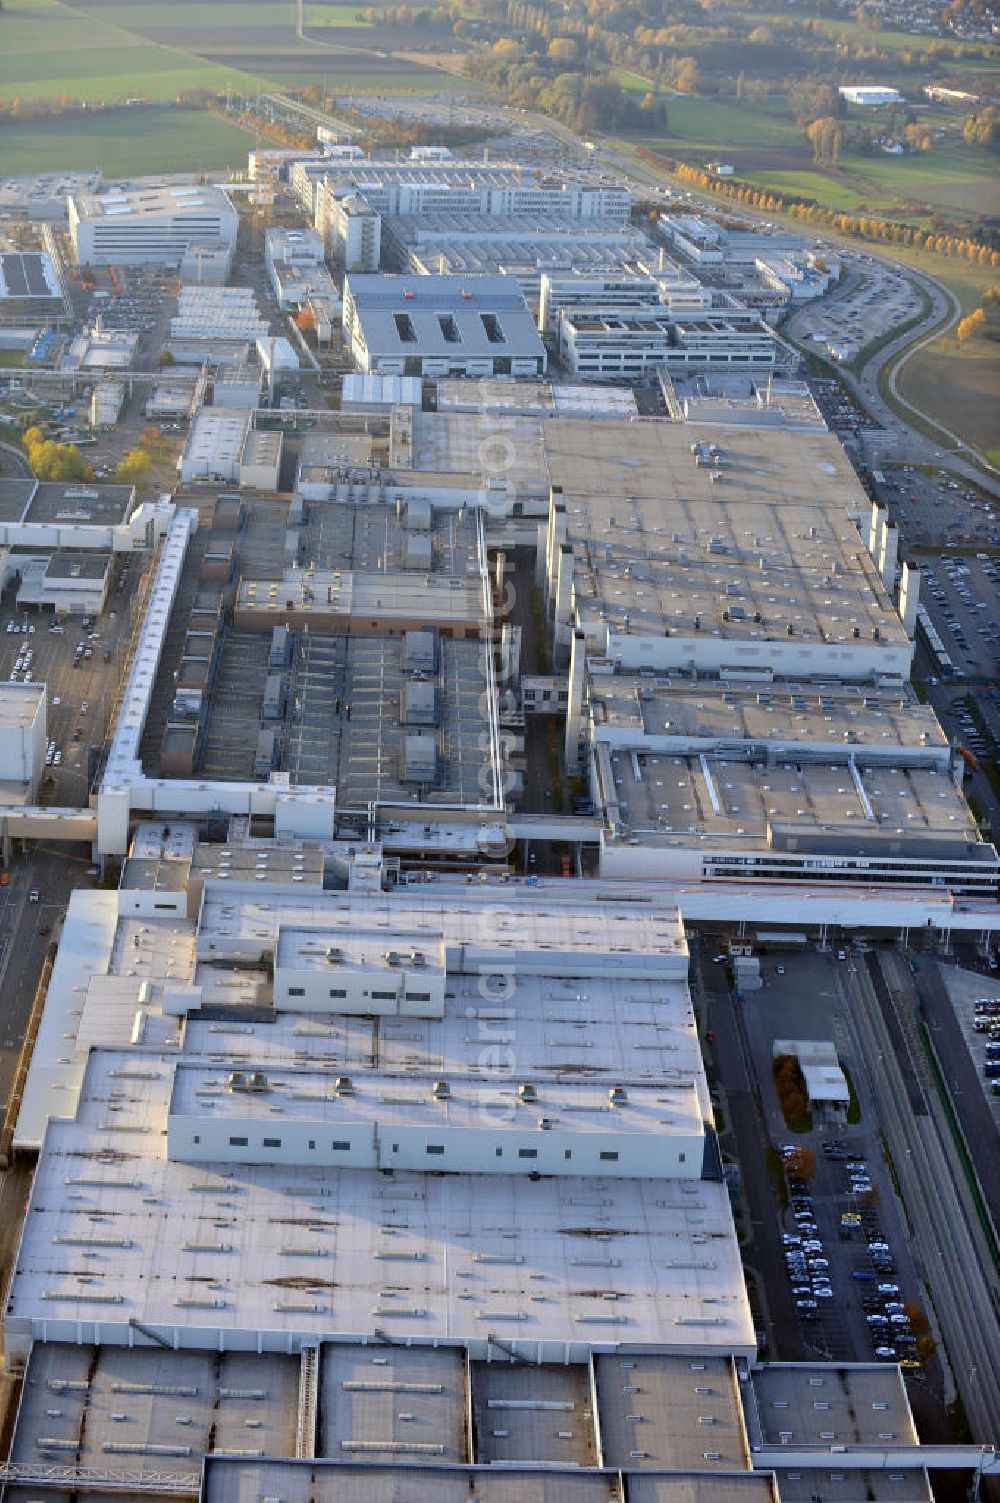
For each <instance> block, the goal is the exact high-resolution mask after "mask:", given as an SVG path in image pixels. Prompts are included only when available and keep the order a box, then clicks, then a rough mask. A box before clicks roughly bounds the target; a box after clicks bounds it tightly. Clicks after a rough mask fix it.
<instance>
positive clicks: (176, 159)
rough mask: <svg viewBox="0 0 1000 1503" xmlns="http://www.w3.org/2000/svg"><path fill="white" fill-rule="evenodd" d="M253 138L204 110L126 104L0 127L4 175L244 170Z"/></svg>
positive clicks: (111, 175)
mask: <svg viewBox="0 0 1000 1503" xmlns="http://www.w3.org/2000/svg"><path fill="white" fill-rule="evenodd" d="M253 143H254V138H253V136H252V135H248V134H247V132H246V131H243V130H241V129H240V128H239V126H238V125H236V124H232V123H230V122H229V121H228V120H220V119H218V118H217V116H215V115H210V114H208V113H207V111H205V110H183V109H176V108H174V109H164V108H161V107H159V106H156V105H132V106H131V107H129V108H128V109H127V110H126V109H121V110H115V111H114V112H112V113H108V114H100V115H89V116H88V115H73V116H67V117H66V118H64V119H56V120H38V121H34V122H32V123H25V124H24V125H5V126H0V161H2V162H3V166H4V171H6V172H11V173H21V172H58V171H67V172H71V171H74V170H77V169H82V168H87V167H99V168H100V169H101V171H102V172H103V173H104V174H105V176H106V177H128V176H131V175H133V174H136V173H155V172H196V171H199V170H202V169H206V170H207V169H208V168H210V167H244V166H245V165H246V158H247V152H248V151H249V150H250V148H251V147H252V146H253Z"/></svg>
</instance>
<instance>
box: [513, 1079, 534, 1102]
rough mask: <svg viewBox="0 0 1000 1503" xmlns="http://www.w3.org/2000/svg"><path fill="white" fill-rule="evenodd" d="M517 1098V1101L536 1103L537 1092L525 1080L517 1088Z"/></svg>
mask: <svg viewBox="0 0 1000 1503" xmlns="http://www.w3.org/2000/svg"><path fill="white" fill-rule="evenodd" d="M517 1096H518V1100H519V1101H537V1100H538V1091H537V1090H536V1089H535V1087H534V1086H533V1085H532V1084H531V1082H530V1081H527V1080H526V1081H525V1082H524V1083H523V1085H519V1086H518V1088H517Z"/></svg>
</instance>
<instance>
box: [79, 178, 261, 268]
mask: <svg viewBox="0 0 1000 1503" xmlns="http://www.w3.org/2000/svg"><path fill="white" fill-rule="evenodd" d="M238 225H239V216H238V214H237V212H236V210H235V208H234V207H233V205H232V203H231V201H230V199H229V196H228V195H227V194H226V192H225V191H224V190H223V189H222V188H219V187H216V186H215V185H214V184H207V183H199V184H192V185H191V186H190V187H169V188H164V187H143V186H137V187H128V186H125V187H122V188H120V189H118V188H116V189H107V190H105V191H104V192H102V193H84V194H79V195H76V194H71V195H70V197H69V232H70V237H71V239H72V241H73V249H74V251H75V253H76V259H77V262H78V264H79V265H81V266H94V265H111V266H141V265H144V264H150V263H152V264H157V265H161V266H177V265H179V264H180V262H181V261H182V260H183V258H184V255H185V252H186V251H187V249H188V246H189V245H191V243H192V242H193V241H223V242H225V243H226V244H227V245H230V246H234V245H235V244H236V231H237V228H238Z"/></svg>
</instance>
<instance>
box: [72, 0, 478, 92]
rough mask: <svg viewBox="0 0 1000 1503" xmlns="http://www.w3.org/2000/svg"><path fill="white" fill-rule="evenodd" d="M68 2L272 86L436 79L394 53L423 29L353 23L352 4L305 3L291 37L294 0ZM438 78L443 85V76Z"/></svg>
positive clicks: (418, 38) (400, 85)
mask: <svg viewBox="0 0 1000 1503" xmlns="http://www.w3.org/2000/svg"><path fill="white" fill-rule="evenodd" d="M67 3H68V4H70V5H71V6H72V7H73V9H74V10H76V11H77V12H78V13H86V14H87V15H88V16H93V17H95V18H96V19H98V20H100V21H102V22H105V23H108V22H114V23H115V24H116V25H118V26H121V27H125V28H127V29H128V31H130V32H132V33H134V34H135V35H137V36H140V37H142V38H144V39H145V40H147V41H149V42H152V43H155V44H157V45H160V46H165V47H176V48H181V49H183V50H184V51H185V52H186V53H189V54H192V55H194V56H195V57H197V58H198V59H200V60H201V62H202V63H203V64H204V65H211V66H214V67H230V68H237V69H239V70H241V71H242V72H245V73H249V74H253V75H255V76H258V77H263V78H265V79H266V80H267V81H268V82H269V83H270V84H271V85H272V86H274V85H295V84H301V83H321V82H322V83H326V82H327V80H328V79H329V78H330V76H331V75H333V74H336V75H342V76H343V77H344V78H347V79H352V80H356V81H357V85H358V87H360V88H364V87H365V85H366V84H367V83H370V84H371V85H372V87H379V88H381V89H382V90H383V92H387V93H390V92H394V91H395V90H396V89H402V90H405V89H407V88H411V87H415V86H416V85H417V84H422V85H423V87H425V88H428V89H431V88H433V87H434V85H435V81H436V79H437V77H438V75H436V74H435V73H434V72H432V71H431V70H429V69H427V68H424V67H421V66H420V64H419V63H415V62H413V61H411V60H410V59H409V58H407V57H403V56H397V55H394V54H396V53H398V52H402V51H405V50H406V49H407V48H411V49H412V48H415V47H417V46H419V45H420V44H421V43H423V45H424V46H426V45H427V40H428V35H429V34H428V32H427V31H426V29H424V28H421V27H416V26H411V27H399V26H393V27H390V28H387V29H383V28H375V27H373V26H370V25H368V24H366V23H365V22H364V21H363V20H361V21H359V19H358V16H359V10H360V7H357V6H350V5H335V6H323V5H316V4H310V5H309V6H308V7H307V8H306V39H305V40H303V39H300V38H299V37H298V36H297V35H296V18H297V6H296V4H295V0H209V3H208V4H206V5H200V4H198V3H197V0H170V3H169V4H163V5H159V4H157V5H149V4H148V3H144V0H67ZM330 13H332V14H330ZM448 40H449V45H450V44H451V39H450V37H449V39H448ZM376 42H377V48H376V46H375V44H376ZM440 77H441V79H442V86H446V85H447V78H446V76H445V75H440Z"/></svg>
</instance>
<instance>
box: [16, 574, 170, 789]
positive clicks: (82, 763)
mask: <svg viewBox="0 0 1000 1503" xmlns="http://www.w3.org/2000/svg"><path fill="white" fill-rule="evenodd" d="M140 571H141V562H140V560H138V559H122V560H120V561H119V562H118V564H117V567H116V573H115V575H114V577H113V580H112V587H111V593H110V595H109V598H108V605H107V610H106V612H105V614H104V615H103V616H101V617H99V618H98V619H96V620H93V621H92V622H91V623H90V625H89V626H88V627H86V628H84V627H83V626H82V624H81V619H80V618H79V617H67V618H65V619H64V620H63V621H61V622H59V623H55V621H54V618H53V617H52V616H51V614H48V613H42V612H37V611H30V612H25V611H23V610H18V609H17V607H16V604H15V599H14V595H15V591H14V589H13V587H11V588H10V589H9V590H8V591H6V592H5V594H4V596H3V599H2V601H0V674H3V675H5V676H6V678H7V679H9V680H10V681H11V682H13V683H17V682H22V683H43V684H45V685H46V688H47V690H48V695H47V709H46V723H47V729H48V742H49V745H48V748H47V751H46V767H45V771H44V774H43V780H42V786H41V800H42V802H43V803H47V804H54V805H60V806H68V807H73V808H83V807H86V805H87V801H88V795H89V790H90V785H91V781H92V777H93V773H94V767H95V763H96V759H97V755H98V753H99V751H100V748H101V747H102V745H103V743H104V739H105V736H106V732H107V727H108V720H109V717H110V715H111V711H112V708H113V705H114V701H115V694H116V690H117V686H118V675H119V673H120V671H121V668H122V666H123V659H124V654H125V650H126V648H127V644H128V640H129V634H130V631H131V619H132V609H131V603H132V599H133V597H134V593H135V586H136V583H137V581H138V579H139V574H140ZM119 582H120V584H121V588H117V586H118V584H119ZM57 624H58V625H60V626H61V628H62V629H61V630H58V631H57V630H54V629H53V627H54V626H55V625H57Z"/></svg>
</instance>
